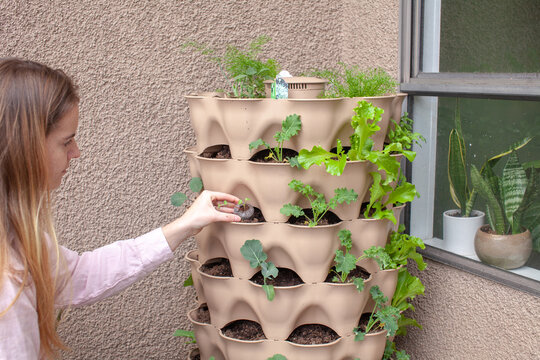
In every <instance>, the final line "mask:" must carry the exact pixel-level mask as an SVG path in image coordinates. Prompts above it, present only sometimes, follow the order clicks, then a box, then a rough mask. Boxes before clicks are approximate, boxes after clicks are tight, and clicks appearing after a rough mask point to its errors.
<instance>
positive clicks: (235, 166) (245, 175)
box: [185, 149, 374, 222]
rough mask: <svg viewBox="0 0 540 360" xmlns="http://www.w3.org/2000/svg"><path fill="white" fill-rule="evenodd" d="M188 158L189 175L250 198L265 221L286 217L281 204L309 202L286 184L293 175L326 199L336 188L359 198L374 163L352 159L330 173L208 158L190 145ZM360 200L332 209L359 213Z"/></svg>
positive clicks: (351, 215)
mask: <svg viewBox="0 0 540 360" xmlns="http://www.w3.org/2000/svg"><path fill="white" fill-rule="evenodd" d="M185 153H186V155H187V156H188V160H189V161H190V169H191V175H192V176H193V177H200V178H201V179H202V182H203V184H204V187H205V188H206V189H212V190H213V191H221V192H225V193H229V194H234V195H236V196H237V197H239V198H241V199H243V198H249V199H250V200H249V203H250V204H251V205H253V206H255V207H257V208H259V209H260V210H261V212H262V213H263V216H264V218H265V219H266V221H268V222H285V221H287V220H288V217H287V216H285V215H283V214H281V213H280V209H281V208H282V207H283V205H285V204H288V203H291V204H293V205H298V206H300V207H302V208H308V207H309V206H310V204H309V202H308V200H307V199H306V198H305V197H304V196H303V195H301V194H300V193H298V192H295V191H293V190H292V189H291V188H289V186H288V184H289V182H290V181H291V180H292V179H297V180H300V181H302V182H303V183H304V184H306V185H310V186H311V187H313V189H314V190H315V191H317V192H319V193H321V194H324V196H325V197H326V199H327V200H329V199H331V198H332V197H334V196H335V192H334V190H335V189H337V188H347V189H353V190H354V191H356V193H358V198H359V199H362V198H363V197H364V195H365V194H366V192H367V191H368V188H369V186H371V176H370V175H369V172H370V171H372V170H373V168H374V166H373V164H371V163H369V162H367V161H351V162H348V163H347V166H345V170H344V171H343V174H342V175H341V176H332V175H330V174H328V173H327V172H326V170H325V169H324V167H323V166H312V167H311V168H309V169H308V170H304V169H298V168H293V167H291V166H290V165H289V164H285V163H283V164H272V163H257V162H253V161H243V160H235V159H208V158H203V157H201V156H197V155H195V151H194V150H193V149H188V150H186V151H185ZM361 205H362V204H361V202H360V201H353V202H351V203H350V204H347V203H343V204H339V205H338V206H337V207H336V208H335V209H332V210H331V211H332V212H333V213H334V214H336V215H337V216H338V217H339V218H340V219H341V220H351V219H356V218H357V217H358V213H359V212H360V207H361Z"/></svg>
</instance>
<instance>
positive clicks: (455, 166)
mask: <svg viewBox="0 0 540 360" xmlns="http://www.w3.org/2000/svg"><path fill="white" fill-rule="evenodd" d="M454 121H455V125H454V126H455V128H454V129H452V130H451V131H450V138H449V142H448V181H449V184H450V195H451V196H452V200H453V201H454V203H455V204H456V205H457V206H458V208H459V209H460V213H461V214H462V215H461V216H464V217H468V216H470V214H471V211H472V208H473V206H474V203H475V201H476V195H477V189H476V188H475V187H474V186H471V180H469V176H468V171H467V168H468V164H467V151H466V145H465V140H464V138H463V134H462V130H461V115H460V111H459V102H458V100H456V110H455V115H454ZM531 140H532V139H531V138H529V137H526V138H524V139H523V140H521V141H519V142H517V143H515V144H512V146H511V147H510V148H509V149H508V150H506V151H504V152H502V153H500V154H497V155H495V156H493V157H491V158H490V159H488V160H487V161H486V162H485V163H484V164H483V165H482V168H481V169H480V171H479V174H480V175H482V174H483V172H484V171H485V170H486V169H488V168H493V167H494V166H495V164H497V162H498V161H499V160H500V159H501V158H503V157H504V156H506V155H509V154H510V153H512V152H513V151H515V150H518V149H521V148H522V147H524V146H525V145H527V144H528V143H529V142H530V141H531ZM488 171H489V170H488ZM471 172H472V170H471ZM471 177H472V174H471Z"/></svg>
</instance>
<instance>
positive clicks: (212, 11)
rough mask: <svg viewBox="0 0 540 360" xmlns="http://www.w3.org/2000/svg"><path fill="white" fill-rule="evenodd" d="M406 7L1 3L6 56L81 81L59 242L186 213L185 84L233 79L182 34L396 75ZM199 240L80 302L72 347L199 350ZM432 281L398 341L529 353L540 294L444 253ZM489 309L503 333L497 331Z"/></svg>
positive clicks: (421, 351) (290, 64) (421, 347)
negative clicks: (192, 258)
mask: <svg viewBox="0 0 540 360" xmlns="http://www.w3.org/2000/svg"><path fill="white" fill-rule="evenodd" d="M398 15H399V14H398V1H396V0H377V1H364V0H362V1H360V0H358V1H354V0H343V1H332V0H323V1H285V0H276V1H272V2H264V3H263V2H254V1H250V2H248V1H219V2H217V1H177V0H169V1H166V0H162V1H158V0H155V1H151V2H142V1H140V2H137V1H128V0H119V1H114V2H111V1H105V0H100V1H51V2H49V1H47V2H45V1H30V2H28V1H13V0H8V1H2V2H0V56H2V57H3V56H18V57H24V58H29V59H33V60H37V61H41V62H44V63H47V64H49V65H51V66H53V67H59V68H62V69H64V70H65V71H66V72H67V73H68V74H71V75H72V76H73V77H74V78H75V80H76V82H77V83H78V84H79V86H80V93H81V97H82V101H81V118H80V127H79V135H78V137H77V138H78V141H79V145H80V148H81V151H82V156H81V158H80V159H78V160H76V161H74V162H73V164H72V166H71V168H70V170H69V173H68V175H67V177H66V179H65V181H64V184H63V187H62V188H61V191H59V192H58V194H57V224H58V228H59V235H60V238H61V241H62V243H63V244H65V245H67V246H68V247H70V248H72V249H74V250H77V251H85V250H91V249H94V248H96V247H98V246H101V245H104V244H107V243H110V242H112V241H114V240H117V239H122V238H129V237H132V236H136V235H138V234H142V233H144V232H146V231H148V230H151V229H153V228H155V227H158V226H160V225H163V224H164V223H166V222H167V221H169V220H171V219H173V218H174V217H175V216H178V215H179V214H181V210H177V209H174V208H173V207H172V206H171V205H169V196H170V195H171V194H172V193H173V192H175V191H178V190H184V191H186V190H187V182H188V180H189V178H190V176H189V174H188V167H187V162H186V159H185V157H184V156H183V154H182V150H183V149H184V148H186V147H188V146H190V145H193V144H194V141H195V140H194V137H193V131H192V130H191V127H190V124H189V118H188V109H187V103H186V101H185V100H184V99H183V95H185V94H187V93H189V92H192V91H195V90H212V89H215V88H220V87H221V88H223V87H225V84H224V82H223V79H222V77H221V75H219V73H217V69H216V68H215V67H214V66H213V65H212V64H210V63H207V62H206V61H205V60H203V59H202V58H201V57H199V56H198V55H196V54H193V53H189V52H182V51H181V50H180V46H181V44H182V43H183V42H184V41H186V40H193V39H194V40H198V41H201V42H206V43H208V44H210V45H212V46H215V47H217V48H222V47H223V46H224V44H226V43H234V44H237V45H244V44H247V43H248V42H249V41H250V40H251V39H253V38H254V37H255V36H257V35H261V34H267V35H270V36H271V37H272V39H273V40H272V42H271V43H269V44H268V45H267V46H266V51H265V54H266V55H267V56H269V57H273V58H275V59H278V60H279V62H280V63H281V65H282V66H283V68H285V69H288V70H289V71H290V72H291V73H293V74H295V73H299V72H301V71H304V70H308V69H309V68H311V67H314V66H317V67H326V66H333V65H335V63H336V61H337V60H338V59H342V60H344V61H347V62H354V63H357V64H359V65H361V66H362V67H364V66H375V65H376V66H381V67H383V68H385V69H387V70H388V71H389V72H390V73H392V74H393V75H397V72H398V41H397V37H398ZM193 246H194V244H193V241H192V240H189V241H187V242H186V243H185V244H184V245H183V246H181V248H180V249H178V250H177V252H176V258H175V259H174V260H173V261H171V262H169V263H167V264H164V265H162V266H161V267H160V268H159V269H158V270H157V271H156V272H155V273H153V274H152V275H150V276H149V277H147V278H146V279H144V280H143V281H141V282H139V283H138V284H136V285H134V286H133V287H131V288H130V289H128V290H127V291H125V292H123V293H122V294H120V295H118V296H116V297H114V298H112V299H108V300H106V301H103V302H101V303H98V304H95V305H92V306H89V307H85V308H80V309H72V310H71V311H70V312H69V314H68V316H67V319H66V321H65V322H64V323H63V324H62V325H61V328H60V331H61V334H62V337H63V338H64V339H65V340H66V342H67V344H68V345H69V346H70V347H71V348H72V349H73V350H72V351H71V352H70V353H67V354H65V358H66V359H173V358H183V357H184V356H185V354H186V353H187V349H188V348H189V347H188V346H186V345H184V344H183V341H182V340H181V339H177V338H173V337H172V333H173V332H174V330H175V329H177V328H179V327H183V328H189V324H188V321H187V318H186V312H187V310H188V309H190V308H192V307H193V306H194V292H193V290H192V289H184V288H183V287H182V282H183V280H184V279H185V278H186V277H187V275H188V264H187V262H186V261H184V260H183V255H184V254H185V253H186V252H187V250H189V249H191V248H193ZM422 279H423V281H424V283H425V285H426V288H427V289H428V290H427V292H426V296H425V297H423V298H422V299H419V301H418V306H417V312H416V316H417V317H418V318H419V321H420V322H421V323H422V324H423V325H424V326H425V328H424V330H423V331H415V330H413V331H411V336H409V337H408V338H407V339H405V340H404V341H401V342H400V344H401V345H403V347H405V348H406V349H407V350H409V351H410V352H411V353H412V354H414V355H415V356H414V358H416V359H443V358H444V359H465V358H469V355H470V354H471V353H474V351H476V349H477V347H476V346H477V341H476V340H475V338H474V337H473V335H474V334H475V333H476V332H480V333H481V334H485V335H484V337H485V338H486V339H490V342H487V344H488V345H485V344H482V346H483V347H481V348H480V349H483V350H482V351H483V353H482V354H484V356H487V355H486V354H488V353H489V351H490V350H493V351H494V353H497V354H499V353H500V354H509V356H508V358H521V357H512V355H513V354H516V353H520V352H521V351H524V350H527V349H529V346H528V345H523V343H526V344H532V342H531V341H532V340H530V339H534V338H538V325H537V324H539V323H540V322H539V319H538V310H537V309H538V308H539V305H540V303H539V301H538V299H537V298H532V297H530V296H526V295H523V294H521V293H519V292H516V291H513V290H510V289H507V288H505V287H502V286H499V285H496V284H493V283H491V282H487V281H484V280H481V279H478V278H476V277H474V276H471V275H468V274H466V273H463V272H460V271H457V270H453V269H451V268H448V267H445V266H442V265H439V264H437V263H430V267H429V269H428V270H426V271H425V273H424V274H422ZM454 290H455V291H454ZM456 316H457V317H456ZM491 317H495V318H496V319H498V320H497V324H501V326H504V327H505V329H506V330H504V332H503V333H502V334H504V337H502V338H501V337H499V339H494V338H495V337H496V336H497V335H499V334H501V332H499V331H497V329H496V328H495V329H494V328H493V324H492V323H491V322H489V319H490V318H491ZM531 318H533V320H531ZM460 320H462V321H464V322H465V323H466V324H467V326H465V325H464V326H459V321H460ZM471 323H473V324H478V326H479V328H476V327H474V326H472V325H470V324H471ZM448 324H452V325H451V326H449V325H448ZM534 331H536V336H535V333H534ZM452 339H459V344H460V345H459V346H458V345H452V343H451V341H452ZM494 349H495V350H497V351H495V350H494ZM480 358H481V357H480ZM484 358H487V357H484ZM495 358H498V357H495Z"/></svg>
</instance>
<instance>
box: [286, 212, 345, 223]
mask: <svg viewBox="0 0 540 360" xmlns="http://www.w3.org/2000/svg"><path fill="white" fill-rule="evenodd" d="M303 210H304V213H305V214H306V215H307V216H308V217H310V218H313V212H312V210H311V209H303ZM287 222H288V223H289V224H293V225H305V226H307V225H308V224H309V221H308V220H307V219H306V218H305V217H304V216H300V217H295V216H291V217H290V218H289V220H288V221H287ZM339 222H341V219H340V218H339V217H338V216H337V215H336V214H334V213H333V212H331V211H328V212H327V213H326V214H324V215H323V217H322V218H321V219H320V220H319V221H318V223H317V226H319V225H332V224H337V223H339Z"/></svg>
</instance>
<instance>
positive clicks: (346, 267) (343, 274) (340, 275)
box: [332, 229, 364, 292]
mask: <svg viewBox="0 0 540 360" xmlns="http://www.w3.org/2000/svg"><path fill="white" fill-rule="evenodd" d="M338 237H339V241H340V244H341V246H342V247H343V248H344V249H345V252H343V250H341V249H337V250H336V256H335V257H334V262H335V264H336V266H335V270H334V271H335V273H336V276H334V277H333V279H332V281H333V282H339V283H345V282H346V281H347V277H348V276H349V274H350V272H351V271H353V270H354V269H356V263H357V262H358V260H359V259H357V258H356V257H355V256H354V255H353V254H351V253H350V251H351V249H352V238H351V232H350V231H349V230H345V229H343V230H340V231H339V233H338ZM350 281H351V282H352V283H353V284H354V285H355V286H356V290H358V291H359V292H361V291H363V290H364V279H362V278H357V277H354V278H352V279H351V280H350Z"/></svg>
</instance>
